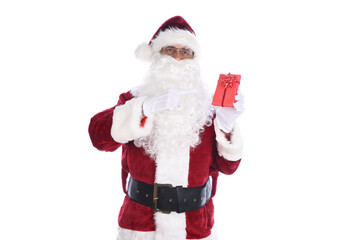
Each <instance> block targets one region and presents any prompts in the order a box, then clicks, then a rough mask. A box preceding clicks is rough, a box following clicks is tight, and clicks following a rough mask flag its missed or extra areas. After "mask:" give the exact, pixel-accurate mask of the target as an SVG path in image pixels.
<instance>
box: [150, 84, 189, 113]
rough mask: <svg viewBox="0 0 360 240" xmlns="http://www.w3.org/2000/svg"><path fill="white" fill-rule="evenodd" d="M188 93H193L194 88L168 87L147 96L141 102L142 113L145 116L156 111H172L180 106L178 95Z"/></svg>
mask: <svg viewBox="0 0 360 240" xmlns="http://www.w3.org/2000/svg"><path fill="white" fill-rule="evenodd" d="M188 93H195V90H193V89H175V88H169V89H167V90H166V91H164V92H163V93H160V94H158V95H155V96H153V97H150V98H147V99H146V100H145V101H144V103H143V113H144V115H145V116H146V117H152V116H154V114H155V113H157V112H164V111H173V110H175V109H177V108H179V107H181V98H180V95H182V94H188Z"/></svg>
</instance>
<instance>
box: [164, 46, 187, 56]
mask: <svg viewBox="0 0 360 240" xmlns="http://www.w3.org/2000/svg"><path fill="white" fill-rule="evenodd" d="M177 52H179V54H180V56H181V57H182V58H186V59H188V58H193V57H194V51H193V50H191V49H189V48H176V47H173V46H168V47H164V48H162V49H161V50H160V53H161V54H165V55H169V56H172V57H174V56H175V54H176V53H177Z"/></svg>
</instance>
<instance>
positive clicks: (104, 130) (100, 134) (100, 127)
mask: <svg viewBox="0 0 360 240" xmlns="http://www.w3.org/2000/svg"><path fill="white" fill-rule="evenodd" d="M131 98H132V95H131V93H130V92H126V93H123V94H121V95H120V97H119V101H118V103H117V105H116V106H118V105H122V104H124V103H125V102H126V101H128V100H130V99H131ZM114 109H115V107H112V108H109V109H106V110H104V111H102V112H100V113H98V114H96V115H95V116H93V117H92V118H91V120H90V124H89V135H90V139H91V142H92V144H93V145H94V147H95V148H97V149H99V150H101V151H107V152H113V151H115V150H116V149H118V148H119V147H120V146H121V143H118V142H116V141H115V140H114V139H113V138H112V137H111V133H110V131H111V126H112V118H113V111H114Z"/></svg>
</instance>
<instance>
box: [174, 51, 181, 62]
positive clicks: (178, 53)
mask: <svg viewBox="0 0 360 240" xmlns="http://www.w3.org/2000/svg"><path fill="white" fill-rule="evenodd" d="M173 58H175V59H176V60H178V61H179V60H183V57H182V56H181V54H180V52H179V51H176V52H175V54H174V56H173Z"/></svg>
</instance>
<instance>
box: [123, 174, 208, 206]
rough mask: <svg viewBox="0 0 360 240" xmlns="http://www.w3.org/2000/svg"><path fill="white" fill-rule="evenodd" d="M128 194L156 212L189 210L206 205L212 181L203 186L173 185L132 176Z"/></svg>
mask: <svg viewBox="0 0 360 240" xmlns="http://www.w3.org/2000/svg"><path fill="white" fill-rule="evenodd" d="M127 194H128V196H129V198H130V199H131V200H133V201H134V202H137V203H140V204H142V205H145V206H148V207H151V208H152V209H153V210H154V212H162V213H170V212H177V213H182V212H187V211H194V210H198V209H200V208H202V207H204V206H205V204H206V203H207V202H208V201H209V200H210V198H211V183H210V179H208V180H207V182H206V183H205V185H203V186H201V187H191V188H183V187H182V186H178V187H172V185H170V184H157V183H156V184H155V185H152V184H148V183H144V182H140V181H137V180H135V179H133V178H131V177H130V179H129V184H128V190H127Z"/></svg>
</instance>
